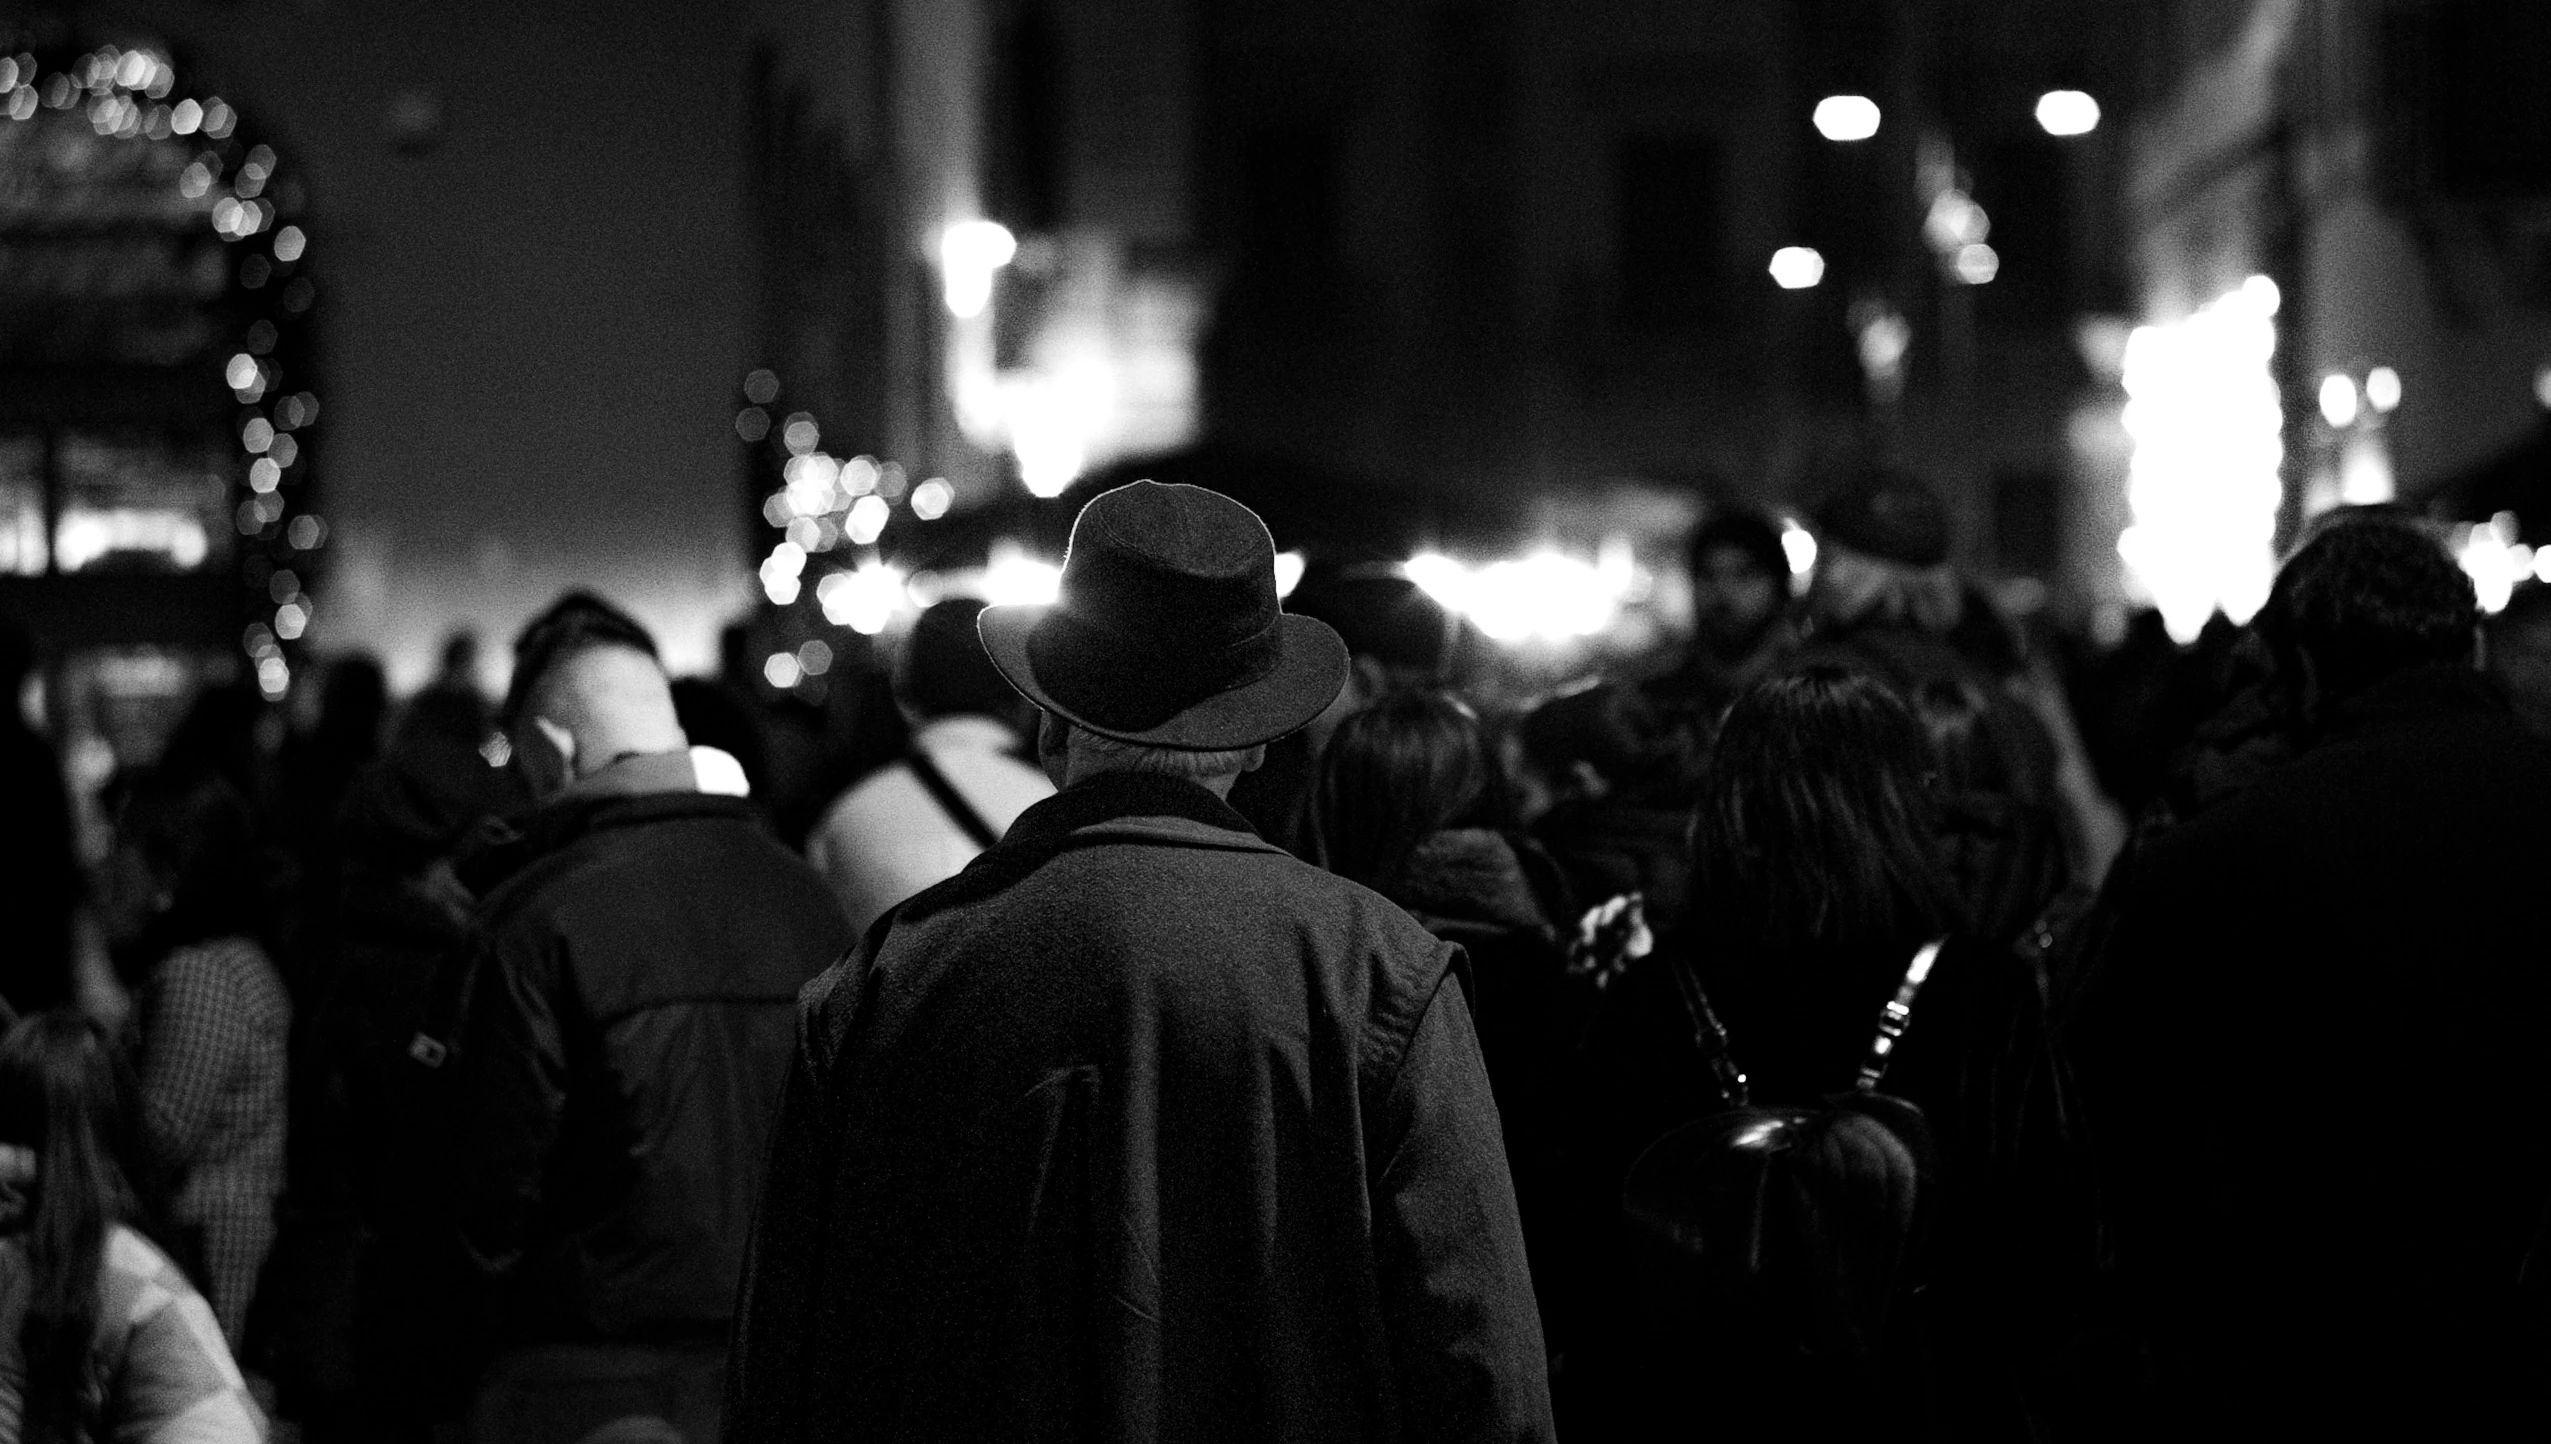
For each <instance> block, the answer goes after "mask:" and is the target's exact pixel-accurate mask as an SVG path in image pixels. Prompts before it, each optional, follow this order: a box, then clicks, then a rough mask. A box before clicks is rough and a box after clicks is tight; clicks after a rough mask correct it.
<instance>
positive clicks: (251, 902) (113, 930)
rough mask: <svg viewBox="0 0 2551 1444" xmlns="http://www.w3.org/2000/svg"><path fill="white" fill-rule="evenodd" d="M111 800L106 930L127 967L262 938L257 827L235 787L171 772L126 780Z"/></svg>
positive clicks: (157, 769)
mask: <svg viewBox="0 0 2551 1444" xmlns="http://www.w3.org/2000/svg"><path fill="white" fill-rule="evenodd" d="M105 800H106V802H107V804H108V808H109V815H110V817H111V818H112V819H113V823H114V833H115V842H114V846H113V848H112V850H111V851H110V852H109V853H108V855H107V861H106V875H105V879H104V885H103V886H102V887H101V888H100V889H99V922H100V924H101V926H102V927H104V929H105V931H106V933H107V938H108V941H109V942H110V943H112V944H114V945H115V950H116V952H117V955H118V957H119V960H120V961H122V962H124V963H125V964H127V965H129V966H131V967H138V968H148V967H149V966H151V965H152V964H155V963H157V962H158V961H159V960H160V959H161V958H163V957H165V956H166V955H167V954H168V953H169V952H170V950H172V949H175V948H180V947H184V946H186V945H187V944H189V943H198V942H202V941H205V940H206V939H209V938H222V937H250V936H254V935H255V934H256V933H257V931H258V929H259V927H260V926H261V925H262V924H263V922H264V914H265V909H264V906H263V904H264V902H265V896H264V894H265V883H266V879H265V877H264V876H263V874H262V873H261V871H260V867H261V862H260V858H261V851H260V849H259V846H258V842H259V839H258V836H257V824H256V818H255V816H254V814H253V813H252V812H251V811H250V810H249V806H248V803H247V801H246V799H244V798H242V797H241V796H240V795H239V790H238V789H237V788H236V787H234V786H232V785H231V782H230V780H229V779H228V778H226V777H224V776H223V775H222V774H221V773H219V772H217V771H212V770H208V769H194V768H183V767H178V766H173V765H171V764H169V763H166V762H163V763H161V764H159V765H157V766H153V767H148V768H144V769H142V770H140V771H138V772H135V773H131V774H128V775H125V776H122V777H119V778H118V779H116V780H115V781H114V782H112V783H110V784H109V786H108V789H107V795H106V798H105Z"/></svg>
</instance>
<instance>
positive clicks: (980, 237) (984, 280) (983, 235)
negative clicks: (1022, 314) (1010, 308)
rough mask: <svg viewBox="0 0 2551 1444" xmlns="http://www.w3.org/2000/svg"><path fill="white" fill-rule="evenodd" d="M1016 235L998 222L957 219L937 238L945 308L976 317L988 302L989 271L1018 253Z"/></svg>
mask: <svg viewBox="0 0 2551 1444" xmlns="http://www.w3.org/2000/svg"><path fill="white" fill-rule="evenodd" d="M1018 253H1019V242H1018V238H1017V237H1015V236H1013V235H1011V234H1010V228H1009V227H1007V226H1005V225H1002V224H1001V223H1000V222H999V221H960V222H958V223H957V224H955V225H953V226H950V227H948V229H947V230H946V231H945V232H943V233H942V234H941V235H940V237H939V271H940V277H941V280H942V282H943V283H944V285H945V287H946V292H947V302H948V310H949V312H950V313H951V314H953V315H955V316H958V317H960V318H968V317H974V316H980V315H982V314H983V308H984V307H985V306H987V305H990V304H991V302H992V273H993V272H995V271H998V270H1000V269H1001V268H1002V267H1003V266H1006V265H1008V264H1010V261H1011V258H1012V257H1014V256H1016V255H1018Z"/></svg>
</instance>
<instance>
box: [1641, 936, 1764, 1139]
mask: <svg viewBox="0 0 2551 1444" xmlns="http://www.w3.org/2000/svg"><path fill="white" fill-rule="evenodd" d="M1659 961H1661V962H1663V963H1664V964H1665V966H1666V970H1667V971H1669V972H1671V973H1673V974H1674V986H1675V987H1676V988H1677V989H1679V990H1680V991H1681V992H1682V994H1683V1011H1684V1012H1685V1013H1687V1014H1689V1015H1690V1016H1691V1019H1692V1045H1693V1046H1694V1047H1695V1048H1697V1049H1699V1050H1700V1054H1701V1062H1702V1064H1703V1065H1704V1066H1706V1067H1707V1068H1708V1069H1709V1070H1710V1081H1712V1082H1713V1083H1716V1084H1717V1085H1718V1091H1719V1096H1720V1097H1722V1098H1724V1099H1726V1100H1727V1106H1728V1107H1730V1108H1747V1107H1751V1106H1752V1105H1753V1101H1754V1094H1753V1085H1752V1084H1751V1083H1750V1082H1749V1081H1748V1080H1747V1079H1746V1077H1745V1070H1744V1069H1742V1068H1740V1067H1738V1066H1737V1065H1736V1054H1735V1052H1734V1051H1733V1050H1732V1049H1730V1048H1729V1047H1728V1045H1727V1028H1726V1026H1725V1025H1724V1024H1722V1023H1720V1022H1719V1021H1718V1010H1717V1009H1716V1008H1713V1007H1711V1006H1710V999H1709V994H1707V993H1704V992H1702V991H1701V980H1700V976H1699V975H1698V974H1696V973H1695V972H1693V971H1692V967H1691V965H1690V964H1689V963H1686V962H1684V961H1683V960H1682V959H1680V958H1663V959H1659Z"/></svg>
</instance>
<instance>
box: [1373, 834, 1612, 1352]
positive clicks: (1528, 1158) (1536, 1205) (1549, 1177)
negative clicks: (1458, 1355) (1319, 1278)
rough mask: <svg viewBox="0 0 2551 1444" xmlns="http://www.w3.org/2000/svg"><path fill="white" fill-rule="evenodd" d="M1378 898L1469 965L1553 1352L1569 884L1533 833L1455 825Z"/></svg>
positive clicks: (1563, 1262)
mask: <svg viewBox="0 0 2551 1444" xmlns="http://www.w3.org/2000/svg"><path fill="white" fill-rule="evenodd" d="M1382 893H1383V895H1384V896H1385V897H1388V898H1389V899H1390V900H1391V901H1393V902H1395V903H1398V904H1399V905H1400V906H1401V907H1402V908H1405V909H1406V910H1407V911H1408V915H1409V916H1410V917H1413V918H1415V919H1417V921H1418V922H1419V923H1420V924H1421V925H1423V926H1424V927H1425V928H1426V930H1427V931H1428V932H1431V933H1433V934H1434V935H1435V936H1436V937H1438V938H1441V939H1443V940H1444V941H1445V942H1448V943H1452V944H1454V945H1455V946H1457V947H1459V948H1461V949H1462V951H1463V953H1464V955H1465V956H1466V958H1467V960H1468V962H1469V974H1468V976H1469V981H1470V983H1471V988H1470V991H1469V993H1468V994H1467V995H1466V997H1467V1000H1468V1001H1469V1002H1470V1003H1471V1005H1472V1010H1471V1011H1472V1016H1473V1018H1474V1020H1475V1023H1476V1026H1477V1029H1478V1033H1479V1049H1480V1055H1481V1058H1482V1060H1483V1061H1484V1062H1485V1063H1486V1064H1487V1067H1488V1082H1489V1086H1490V1088H1491V1089H1492V1090H1493V1091H1494V1093H1495V1094H1496V1098H1497V1114H1498V1118H1499V1120H1500V1122H1501V1125H1502V1128H1503V1131H1504V1136H1505V1140H1506V1162H1507V1166H1508V1167H1509V1169H1510V1170H1511V1171H1512V1173H1513V1176H1514V1181H1515V1201H1516V1203H1517V1205H1518V1207H1519V1208H1520V1209H1521V1211H1522V1217H1523V1228H1524V1244H1525V1247H1526V1249H1527V1250H1528V1251H1529V1253H1530V1255H1531V1259H1532V1274H1533V1282H1534V1284H1535V1289H1536V1293H1537V1294H1538V1296H1539V1299H1540V1302H1541V1307H1542V1333H1543V1336H1544V1342H1546V1343H1547V1344H1548V1345H1549V1346H1550V1347H1551V1348H1552V1349H1559V1348H1562V1347H1564V1344H1563V1337H1562V1336H1563V1335H1564V1334H1565V1333H1566V1328H1565V1319H1564V1317H1563V1316H1562V1314H1561V1312H1560V1311H1559V1299H1558V1293H1557V1290H1558V1288H1559V1287H1563V1286H1562V1285H1560V1282H1559V1281H1560V1278H1561V1276H1562V1275H1563V1274H1565V1273H1566V1272H1568V1270H1569V1269H1570V1267H1571V1265H1570V1263H1569V1262H1568V1254H1569V1247H1570V1245H1571V1243H1572V1242H1573V1240H1571V1239H1570V1238H1568V1237H1567V1236H1566V1229H1565V1225H1564V1222H1563V1220H1562V1218H1561V1208H1560V1204H1559V1202H1558V1196H1559V1192H1560V1187H1561V1179H1560V1175H1561V1172H1562V1167H1563V1165H1562V1162H1561V1159H1560V1157H1559V1153H1558V1138H1557V1134H1558V1131H1559V1123H1558V1118H1557V1115H1556V1111H1555V1105H1556V1101H1557V1100H1556V1098H1555V1097H1554V1096H1553V1088H1554V1086H1555V1079H1556V1072H1557V1068H1556V1065H1557V1061H1558V1057H1559V1054H1560V1052H1561V1050H1562V1049H1563V1048H1564V1047H1565V1046H1566V1044H1567V1043H1568V1041H1569V1040H1570V1036H1571V1034H1570V1027H1571V1025H1572V1024H1573V1023H1574V1022H1575V1021H1576V1019H1577V1017H1578V1016H1579V1006H1578V998H1577V997H1576V996H1575V993H1581V992H1582V989H1578V990H1575V991H1574V992H1572V990H1571V989H1570V986H1569V979H1568V978H1567V976H1566V970H1567V954H1566V952H1565V950H1564V947H1563V945H1562V943H1561V942H1560V934H1559V930H1558V926H1557V924H1558V921H1559V919H1560V918H1562V917H1564V916H1565V915H1566V913H1567V902H1566V886H1565V884H1564V883H1563V882H1562V881H1561V879H1560V877H1559V872H1558V868H1557V867H1556V865H1554V864H1553V863H1552V862H1551V860H1550V859H1549V857H1548V856H1547V855H1545V854H1544V853H1543V852H1542V851H1541V849H1540V848H1538V847H1536V846H1534V845H1533V843H1532V841H1531V839H1529V838H1524V837H1518V836H1510V835H1508V834H1506V833H1502V832H1498V831H1495V830H1492V829H1489V828H1484V827H1456V828H1447V829H1445V830H1444V831H1442V832H1438V833H1436V834H1434V835H1433V836H1431V837H1428V838H1425V839H1423V840H1422V841H1420V842H1419V843H1418V845H1417V846H1416V847H1415V848H1414V849H1412V850H1411V851H1410V853H1409V857H1408V861H1407V862H1406V863H1404V864H1403V865H1402V866H1401V867H1400V870H1399V872H1398V875H1397V876H1395V877H1392V878H1390V879H1388V880H1387V882H1386V884H1385V885H1384V887H1383V888H1382Z"/></svg>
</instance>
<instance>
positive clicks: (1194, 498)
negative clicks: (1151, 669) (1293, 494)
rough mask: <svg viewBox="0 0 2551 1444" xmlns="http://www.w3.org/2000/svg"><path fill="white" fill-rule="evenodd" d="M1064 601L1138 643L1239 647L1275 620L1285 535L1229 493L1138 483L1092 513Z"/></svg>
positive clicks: (1066, 571) (1067, 568)
mask: <svg viewBox="0 0 2551 1444" xmlns="http://www.w3.org/2000/svg"><path fill="white" fill-rule="evenodd" d="M1058 602H1059V607H1060V609H1061V610H1062V611H1064V612H1067V613H1070V614H1071V615H1072V616H1074V617H1075V618H1076V619H1078V620H1079V621H1081V622H1082V623H1084V624H1086V625H1089V626H1092V627H1095V628H1097V629H1099V630H1101V631H1103V632H1106V633H1109V634H1111V635H1114V636H1117V637H1119V638H1121V639H1123V640H1124V641H1126V642H1128V643H1132V644H1135V645H1141V644H1143V643H1145V642H1150V643H1155V644H1159V645H1163V646H1178V647H1182V648H1188V649H1193V648H1197V647H1204V648H1221V647H1229V646H1233V645H1237V644H1240V643H1243V642H1245V641H1246V640H1248V639H1249V638H1251V637H1254V636H1257V635H1258V634H1260V633H1262V632H1264V631H1265V630H1266V629H1267V628H1268V627H1270V626H1272V625H1274V622H1275V614H1276V610H1277V608H1276V594H1275V541H1274V539H1273V538H1272V537H1270V536H1269V535H1268V534H1267V528H1266V524H1265V523H1264V522H1261V521H1259V520H1258V517H1257V514H1256V513H1254V512H1252V511H1250V510H1249V509H1248V508H1247V507H1244V506H1242V505H1241V504H1240V503H1238V502H1236V501H1233V500H1231V499H1230V498H1229V497H1226V496H1223V495H1221V494H1219V493H1216V492H1211V491H1207V490H1205V489H1204V488H1203V487H1197V486H1175V485H1171V486H1164V485H1162V484H1161V483H1159V482H1155V481H1137V482H1135V483H1133V484H1132V485H1130V486H1122V487H1118V488H1117V489H1116V490H1114V491H1111V492H1108V493H1106V494H1104V495H1102V496H1100V497H1098V498H1096V499H1094V500H1093V501H1091V502H1090V504H1089V505H1088V506H1087V507H1086V508H1084V509H1083V510H1082V512H1081V515H1080V518H1079V520H1078V521H1077V522H1075V523H1074V524H1073V527H1072V539H1071V542H1070V545H1069V546H1068V547H1067V548H1066V549H1065V551H1064V553H1063V577H1062V582H1061V587H1060V594H1059V598H1058Z"/></svg>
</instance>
